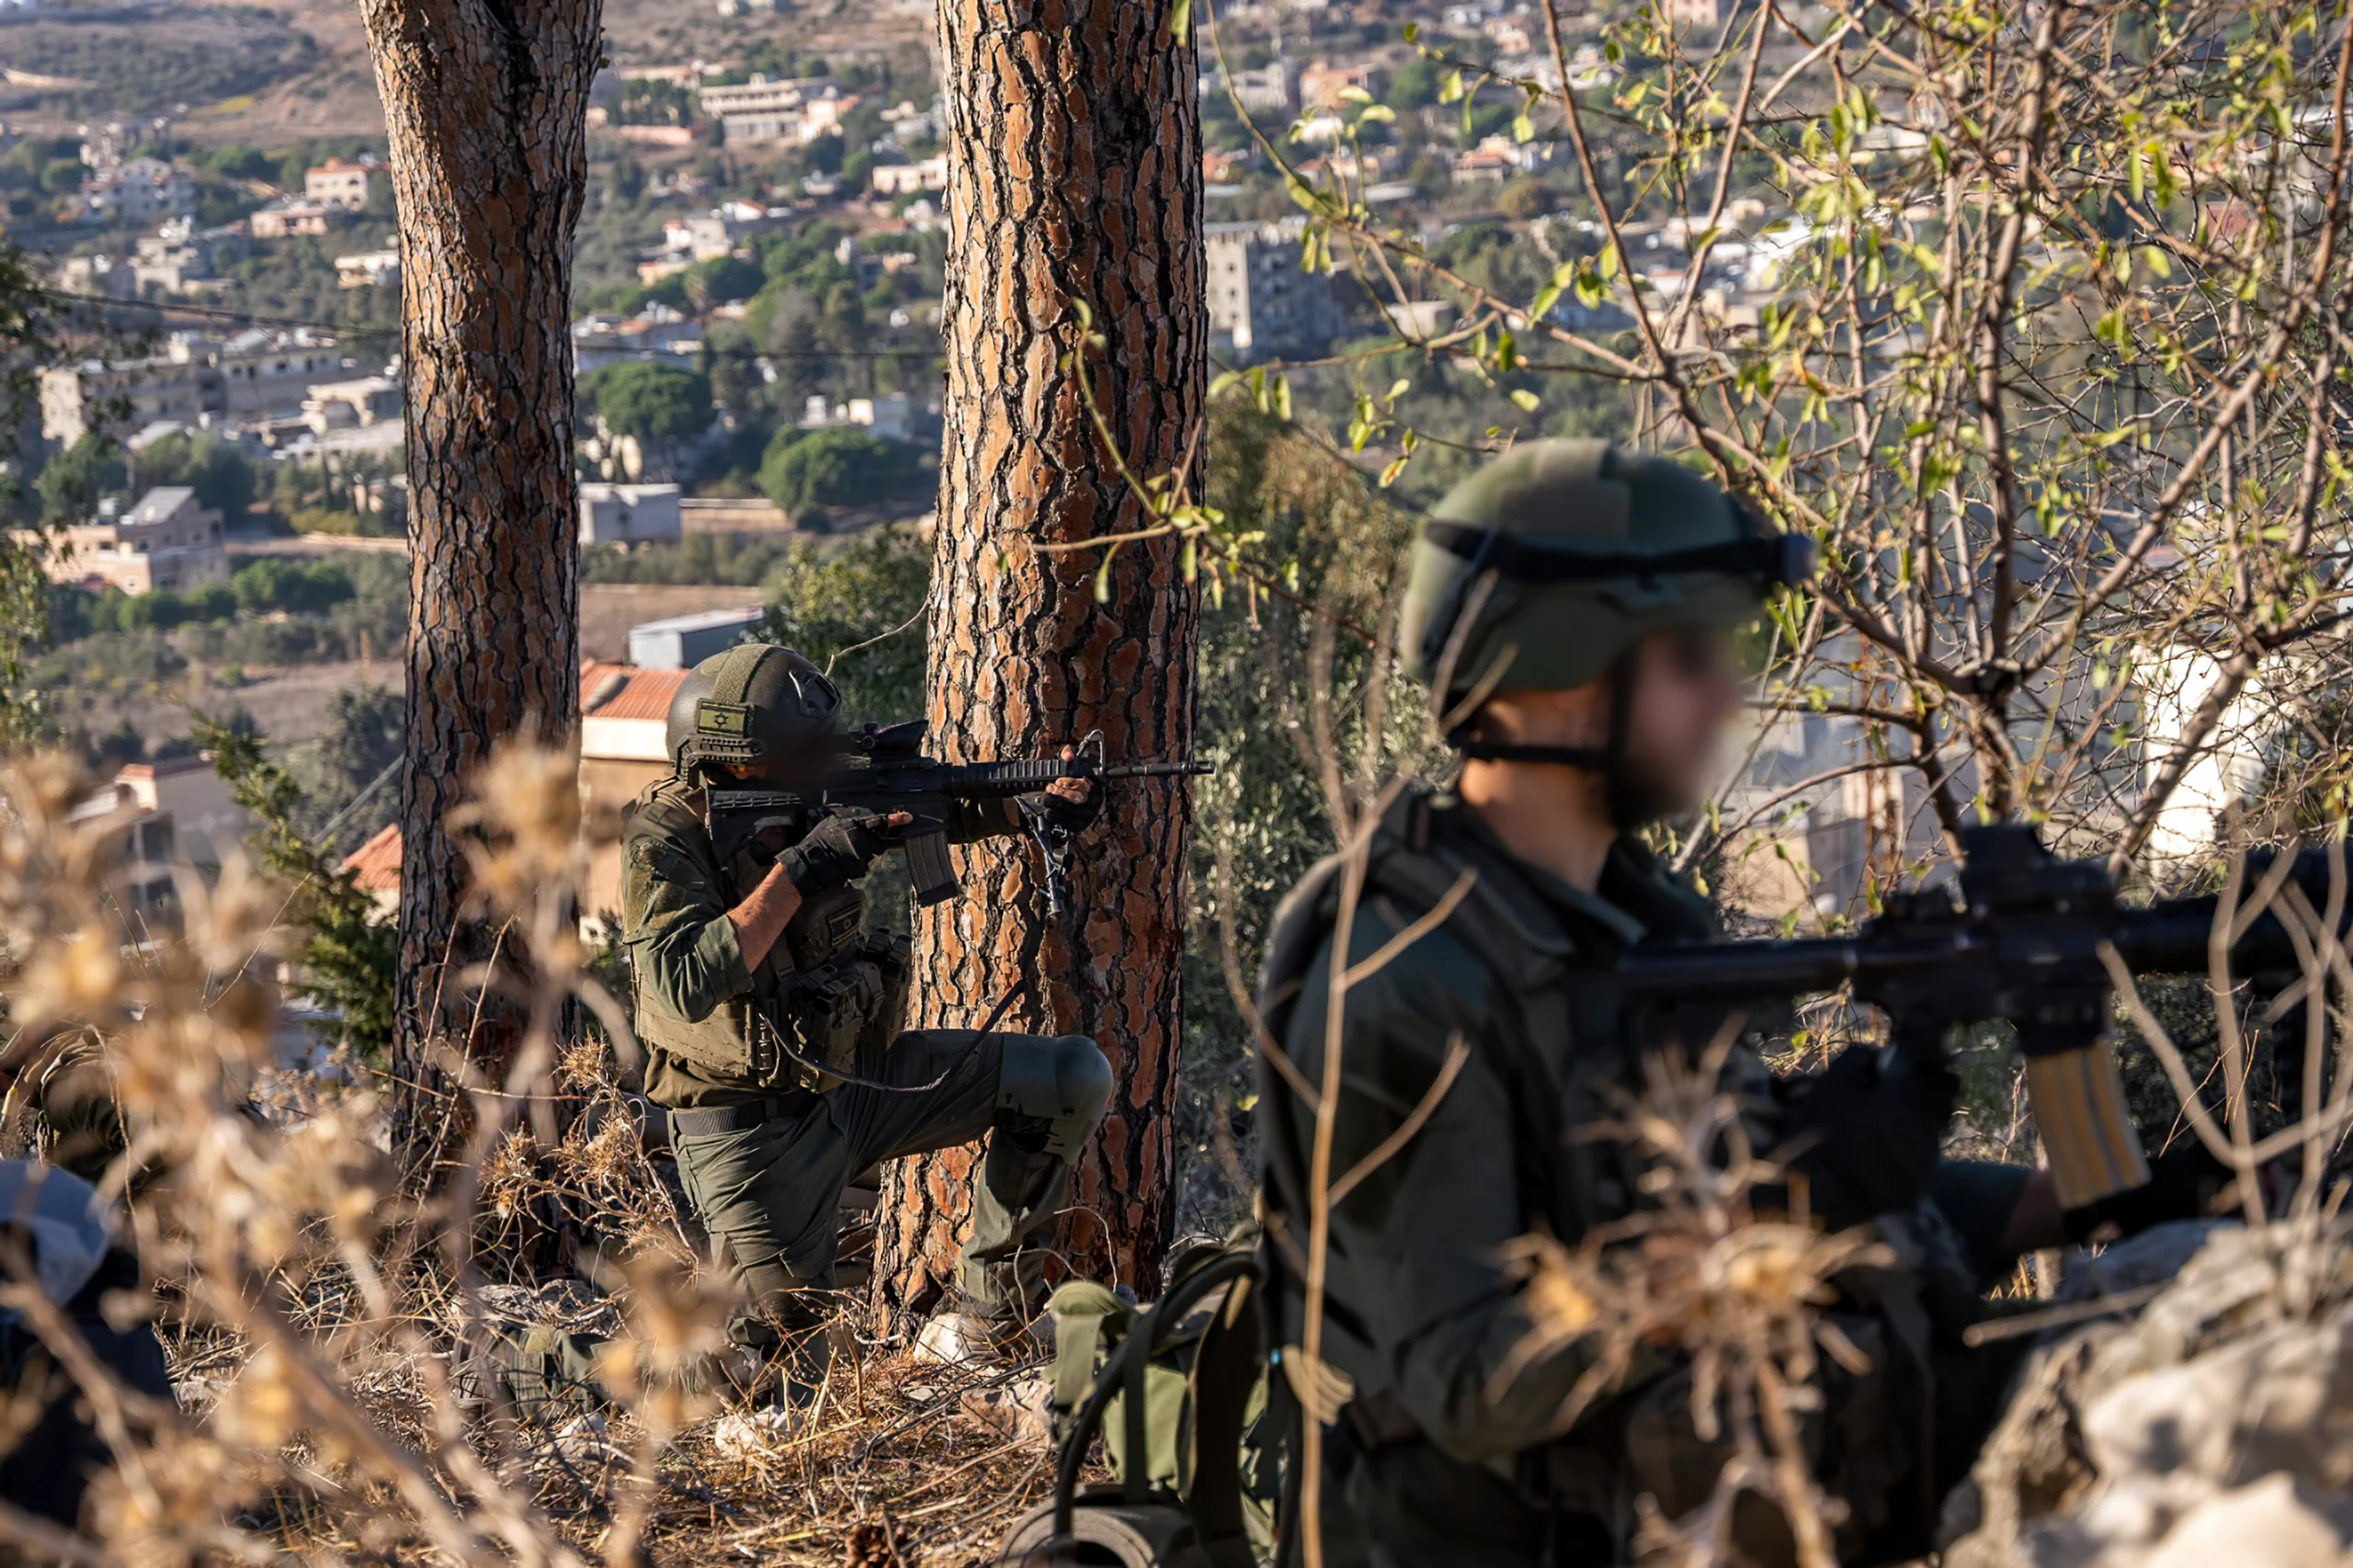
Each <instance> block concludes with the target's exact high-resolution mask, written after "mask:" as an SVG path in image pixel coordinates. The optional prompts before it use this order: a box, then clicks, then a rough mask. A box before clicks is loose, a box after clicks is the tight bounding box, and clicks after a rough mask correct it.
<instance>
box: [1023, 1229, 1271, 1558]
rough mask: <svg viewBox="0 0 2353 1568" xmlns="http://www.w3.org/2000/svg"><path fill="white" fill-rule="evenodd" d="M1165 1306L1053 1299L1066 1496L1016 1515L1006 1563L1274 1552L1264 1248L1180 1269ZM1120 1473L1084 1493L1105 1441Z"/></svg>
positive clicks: (1113, 1299)
mask: <svg viewBox="0 0 2353 1568" xmlns="http://www.w3.org/2000/svg"><path fill="white" fill-rule="evenodd" d="M1168 1277H1169V1287H1168V1290H1167V1291H1166V1293H1165V1295H1163V1296H1162V1298H1161V1299H1160V1301H1157V1302H1155V1303H1154V1304H1153V1305H1151V1306H1138V1305H1136V1304H1134V1303H1133V1302H1131V1301H1128V1300H1127V1299H1125V1298H1124V1297H1121V1296H1119V1295H1116V1294H1114V1293H1113V1292H1112V1291H1110V1290H1107V1289H1105V1288H1104V1287H1103V1286H1101V1285H1097V1284H1095V1283H1093V1282H1092V1281H1086V1280H1079V1281H1074V1282H1072V1283H1070V1284H1066V1285H1064V1286H1063V1287H1062V1288H1061V1289H1060V1290H1056V1291H1055V1292H1054V1296H1053V1300H1052V1301H1051V1302H1050V1303H1049V1310H1051V1312H1052V1313H1053V1317H1054V1392H1053V1400H1054V1412H1055V1420H1056V1426H1057V1428H1058V1431H1059V1435H1060V1438H1061V1445H1062V1448H1061V1455H1060V1463H1059V1465H1058V1467H1057V1469H1056V1473H1055V1480H1054V1495H1053V1497H1052V1499H1051V1501H1049V1502H1047V1503H1045V1504H1042V1505H1040V1506H1039V1507H1037V1508H1036V1509H1033V1510H1032V1511H1031V1512H1030V1513H1029V1514H1027V1515H1024V1516H1023V1517H1021V1518H1020V1519H1018V1520H1017V1521H1015V1523H1014V1526H1013V1528H1012V1530H1011V1532H1010V1533H1009V1534H1008V1535H1007V1536H1006V1543H1005V1550H1004V1552H1003V1554H1002V1557H1001V1560H1002V1561H1005V1562H1017V1563H1022V1564H1025V1565H1027V1568H1049V1565H1052V1568H1062V1565H1065V1564H1096V1563H1100V1564H1111V1565H1117V1568H1256V1564H1259V1563H1261V1562H1267V1561H1269V1560H1271V1559H1272V1557H1273V1556H1274V1554H1275V1551H1276V1547H1275V1528H1274V1527H1275V1517H1276V1513H1277V1506H1276V1498H1275V1493H1276V1491H1277V1488H1278V1484H1279V1452H1278V1451H1277V1450H1278V1449H1279V1447H1280V1445H1279V1443H1278V1442H1277V1441H1276V1440H1275V1439H1276V1437H1278V1436H1279V1430H1280V1428H1281V1426H1282V1422H1283V1415H1284V1414H1285V1407H1287V1405H1288V1401H1286V1400H1282V1399H1279V1398H1278V1399H1277V1400H1275V1401H1274V1402H1272V1403H1270V1402H1269V1399H1268V1392H1269V1391H1268V1380H1267V1376H1266V1371H1267V1359H1266V1357H1265V1355H1264V1353H1263V1351H1262V1348H1261V1346H1262V1344H1263V1336H1262V1334H1261V1324H1260V1312H1261V1310H1262V1307H1263V1301H1262V1296H1263V1292H1262V1291H1261V1290H1259V1289H1258V1284H1259V1260H1258V1257H1257V1254H1256V1244H1255V1243H1236V1244H1231V1245H1222V1246H1221V1245H1204V1246H1198V1247H1192V1248H1188V1249H1185V1250H1183V1251H1181V1252H1180V1253H1179V1254H1178V1255H1177V1256H1176V1257H1175V1258H1174V1259H1172V1260H1171V1262H1170V1267H1169V1275H1168ZM1098 1432H1099V1433H1100V1434H1101V1435H1102V1437H1103V1450H1104V1457H1105V1460H1106V1461H1107V1462H1108V1465H1109V1467H1110V1469H1111V1471H1112V1472H1113V1473H1114V1474H1115V1475H1116V1476H1118V1477H1119V1479H1118V1480H1117V1481H1115V1482H1112V1483H1109V1484H1108V1485H1092V1486H1081V1485H1080V1484H1079V1482H1078V1476H1079V1471H1081V1470H1082V1469H1083V1468H1085V1465H1086V1455H1087V1450H1088V1449H1089V1448H1090V1447H1091V1446H1092V1445H1093V1443H1094V1440H1095V1437H1096V1436H1097V1433H1098Z"/></svg>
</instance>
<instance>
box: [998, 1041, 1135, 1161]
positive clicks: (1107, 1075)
mask: <svg viewBox="0 0 2353 1568" xmlns="http://www.w3.org/2000/svg"><path fill="white" fill-rule="evenodd" d="M1110 1103H1111V1062H1110V1059H1109V1058H1108V1057H1107V1056H1105V1055H1104V1054H1103V1050H1102V1048H1101V1047H1100V1046H1098V1045H1097V1044H1096V1043H1095V1042H1094V1041H1093V1040H1089V1039H1087V1038H1086V1036H1085V1035H1083V1034H1066V1035H1057V1036H1053V1037H1051V1038H1050V1037H1047V1036H1043V1035H1016V1036H1012V1037H1010V1038H1008V1039H1007V1040H1006V1042H1005V1067H1004V1070H1003V1072H1002V1074H1001V1075H1000V1076H999V1078H998V1080H997V1095H996V1105H997V1108H998V1109H999V1110H1006V1111H1011V1112H1013V1113H1014V1114H1015V1115H1017V1116H1024V1117H1032V1118H1035V1119H1037V1120H1040V1121H1042V1122H1044V1123H1045V1124H1046V1142H1045V1149H1044V1151H1043V1152H1044V1153H1049V1154H1051V1155H1053V1156H1054V1157H1055V1158H1057V1159H1062V1160H1067V1159H1070V1158H1071V1157H1073V1156H1074V1155H1075V1154H1076V1153H1078V1149H1079V1145H1080V1144H1082V1143H1084V1142H1086V1138H1087V1134H1089V1133H1091V1132H1093V1131H1095V1130H1096V1128H1097V1127H1098V1126H1100V1125H1102V1121H1103V1112H1104V1110H1105V1109H1106V1108H1108V1106H1109V1105H1110Z"/></svg>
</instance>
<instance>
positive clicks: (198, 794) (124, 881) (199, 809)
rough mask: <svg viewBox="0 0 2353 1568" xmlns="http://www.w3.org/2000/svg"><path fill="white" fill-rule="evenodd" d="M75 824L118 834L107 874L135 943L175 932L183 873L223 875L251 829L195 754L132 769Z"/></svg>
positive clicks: (82, 808)
mask: <svg viewBox="0 0 2353 1568" xmlns="http://www.w3.org/2000/svg"><path fill="white" fill-rule="evenodd" d="M73 820H74V821H75V822H77V823H83V822H97V821H101V820H104V821H106V822H107V824H108V828H109V830H110V831H111V832H112V833H113V834H115V835H117V836H116V837H115V838H114V841H113V845H112V846H111V853H110V854H109V855H108V857H107V858H108V876H109V879H110V881H111V883H112V887H113V890H114V892H115V896H116V897H117V898H118V900H119V903H120V904H121V907H122V913H123V914H124V915H126V916H127V917H128V918H129V919H130V921H131V926H132V928H133V930H134V932H135V936H134V938H133V939H134V940H146V939H148V937H149V934H150V933H151V932H152V933H153V934H154V935H157V936H161V935H165V934H168V933H170V932H172V931H175V930H176V929H177V927H178V908H177V905H178V901H177V897H176V893H177V877H178V874H179V873H180V872H182V871H194V872H199V873H210V872H212V871H216V870H218V869H220V866H221V863H222V859H223V858H224V857H226V856H227V855H229V854H230V853H232V852H233V850H234V849H235V847H236V846H238V845H239V844H241V843H242V842H243V841H244V836H245V833H246V830H247V828H248V826H249V825H250V819H248V818H247V816H246V815H245V812H244V810H243V808H241V807H240V806H238V804H237V803H236V801H233V799H231V798H230V794H229V786H228V785H227V784H226V783H225V782H223V781H222V778H221V776H220V775H219V774H217V773H215V772H214V771H213V770H212V765H211V764H210V763H209V762H207V761H205V760H204V758H202V757H200V756H193V755H191V756H175V757H170V758H167V759H165V760H164V761H161V762H134V763H131V764H130V765H129V766H128V767H124V768H122V769H121V770H120V771H119V772H118V773H116V775H115V776H114V781H113V782H112V783H111V784H109V785H108V786H107V787H106V788H105V789H104V790H99V791H98V792H97V794H95V795H93V796H91V797H90V798H89V799H88V800H86V801H83V802H82V803H81V804H80V805H78V806H76V807H75V808H74V813H73Z"/></svg>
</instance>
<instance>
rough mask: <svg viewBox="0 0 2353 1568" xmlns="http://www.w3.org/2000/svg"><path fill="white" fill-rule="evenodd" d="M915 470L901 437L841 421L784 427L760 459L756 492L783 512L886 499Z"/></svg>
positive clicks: (910, 450)
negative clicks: (883, 436) (885, 437)
mask: <svg viewBox="0 0 2353 1568" xmlns="http://www.w3.org/2000/svg"><path fill="white" fill-rule="evenodd" d="M917 469H918V464H917V460H916V457H915V449H914V448H913V447H910V446H908V445H907V444H906V443H905V442H904V441H878V440H876V439H875V438H874V437H871V436H870V435H868V434H867V433H866V432H865V431H863V430H857V429H852V428H850V427H849V426H841V425H835V426H827V427H825V428H824V429H822V430H810V431H802V430H795V429H785V430H779V431H778V432H777V433H776V437H775V438H774V439H773V440H771V441H770V442H769V443H768V449H767V456H766V457H765V458H763V459H762V460H761V461H760V491H761V493H762V494H765V495H767V498H768V499H769V500H771V501H773V502H775V503H776V504H777V505H778V506H781V507H783V508H784V509H785V510H786V511H787V512H789V513H799V512H804V511H806V510H808V509H809V508H810V507H812V506H858V505H860V504H863V503H870V502H877V501H882V500H886V499H888V498H889V496H890V494H891V493H892V491H894V490H896V489H898V488H899V487H900V486H902V485H904V483H906V482H907V481H908V480H910V479H912V478H914V477H915V473H916V472H917Z"/></svg>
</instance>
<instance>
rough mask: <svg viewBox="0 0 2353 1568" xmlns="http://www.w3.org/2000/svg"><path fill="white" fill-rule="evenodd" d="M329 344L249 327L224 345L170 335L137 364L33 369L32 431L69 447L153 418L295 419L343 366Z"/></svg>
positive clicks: (193, 422) (191, 421) (197, 422)
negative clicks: (36, 393)
mask: <svg viewBox="0 0 2353 1568" xmlns="http://www.w3.org/2000/svg"><path fill="white" fill-rule="evenodd" d="M346 368H347V367H346V362H345V360H344V359H343V357H342V356H341V355H340V354H339V353H338V352H337V351H336V349H335V345H334V343H333V342H331V341H329V340H326V339H323V338H318V337H313V335H311V334H309V333H308V332H307V331H300V332H292V333H287V332H274V331H265V330H261V329H258V328H256V329H255V330H253V331H250V332H242V333H239V334H238V335H235V336H234V337H232V338H229V339H227V340H225V341H216V340H214V339H211V338H207V337H203V336H199V335H189V334H179V335H175V336H174V337H173V339H172V341H171V342H170V344H169V345H168V346H167V347H166V348H165V352H163V353H162V354H158V355H153V356H150V357H148V358H140V359H120V360H115V361H112V362H110V363H109V362H102V361H99V360H96V359H85V360H84V361H83V362H82V363H80V364H78V365H61V366H55V367H52V368H51V369H45V370H43V371H41V372H40V433H41V436H42V438H43V439H45V440H50V441H54V442H57V443H58V444H59V445H61V446H71V445H72V444H73V443H74V441H76V440H78V439H80V438H81V437H83V436H84V435H85V434H86V433H88V432H89V431H91V430H93V429H96V428H97V427H98V426H100V425H101V424H103V425H105V426H106V427H107V428H108V429H131V430H136V429H139V428H141V427H142V426H147V425H152V424H154V423H155V422H156V421H158V420H176V421H178V422H179V423H181V424H184V425H188V426H202V425H204V424H205V423H207V421H208V418H234V417H245V416H252V415H285V416H287V417H289V418H292V417H295V416H297V415H300V414H301V408H302V403H303V401H304V399H306V398H307V397H308V396H309V395H310V389H311V384H312V383H313V382H314V381H319V380H320V379H321V378H322V377H324V376H326V375H329V374H332V373H335V372H340V371H342V370H343V369H346Z"/></svg>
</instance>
